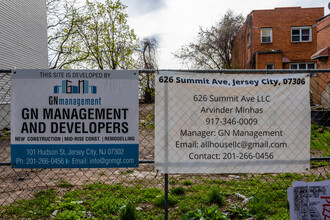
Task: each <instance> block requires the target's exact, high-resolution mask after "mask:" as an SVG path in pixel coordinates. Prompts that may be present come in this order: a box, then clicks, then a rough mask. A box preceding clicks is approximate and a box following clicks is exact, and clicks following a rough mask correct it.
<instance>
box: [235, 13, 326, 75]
mask: <svg viewBox="0 0 330 220" xmlns="http://www.w3.org/2000/svg"><path fill="white" fill-rule="evenodd" d="M323 15H324V8H323V7H318V8H301V7H290V8H275V9H272V10H254V11H252V12H251V13H250V14H249V15H248V16H247V19H246V21H245V23H244V24H243V26H242V28H241V29H240V31H239V33H238V35H237V36H236V38H235V40H234V42H233V49H232V65H233V68H236V69H315V68H317V66H316V61H314V60H311V56H312V55H313V54H314V53H315V51H316V48H317V30H316V21H317V20H318V19H319V18H321V17H323Z"/></svg>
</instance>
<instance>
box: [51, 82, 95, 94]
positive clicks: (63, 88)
mask: <svg viewBox="0 0 330 220" xmlns="http://www.w3.org/2000/svg"><path fill="white" fill-rule="evenodd" d="M60 93H62V94H81V93H82V94H89V93H90V94H96V93H97V87H96V86H90V85H89V82H88V80H78V83H77V84H76V85H73V84H72V81H70V80H62V84H61V85H56V86H54V94H60Z"/></svg>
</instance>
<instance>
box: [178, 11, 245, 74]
mask: <svg viewBox="0 0 330 220" xmlns="http://www.w3.org/2000/svg"><path fill="white" fill-rule="evenodd" d="M243 21H244V19H243V16H242V15H241V14H240V15H235V14H234V13H233V12H232V11H231V10H228V11H227V12H226V14H225V15H224V16H223V17H222V18H221V20H220V21H219V22H218V23H217V24H216V25H215V26H212V27H211V28H209V29H203V28H202V27H200V30H199V33H198V37H197V42H196V43H189V44H188V45H185V46H182V47H181V48H180V49H179V50H178V51H176V52H175V53H174V56H175V57H176V58H178V59H180V60H181V61H182V62H183V63H184V64H186V65H187V66H188V67H189V68H197V69H200V68H205V69H231V67H232V66H231V48H232V42H233V40H234V38H235V36H236V35H237V33H238V30H239V29H240V27H241V26H242V24H243Z"/></svg>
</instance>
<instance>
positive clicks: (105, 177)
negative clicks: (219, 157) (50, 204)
mask: <svg viewBox="0 0 330 220" xmlns="http://www.w3.org/2000/svg"><path fill="white" fill-rule="evenodd" d="M139 111H140V120H146V119H147V118H148V117H149V118H153V117H154V105H150V104H140V109H139ZM139 153H140V154H139V159H140V165H139V168H128V169H124V168H122V169H114V168H107V169H106V168H102V169H12V168H11V167H10V166H8V165H6V164H1V163H3V162H10V139H9V138H4V137H2V138H1V139H0V165H1V166H0V172H1V175H0V206H4V205H9V204H11V203H13V202H14V201H18V200H20V199H27V198H30V197H32V195H33V193H34V192H36V191H40V190H45V189H48V188H52V187H56V186H57V185H58V183H59V182H60V181H62V180H66V181H67V182H69V183H71V184H74V185H75V186H77V187H79V186H82V185H84V184H88V183H94V182H97V181H100V182H102V183H109V184H113V183H118V182H120V183H123V184H124V185H127V186H136V185H141V186H142V187H155V188H163V187H164V176H163V175H159V174H156V172H155V167H154V164H153V163H150V161H153V160H154V130H153V129H150V128H146V127H144V126H142V125H140V134H139ZM315 156H318V154H317V152H313V157H315ZM141 161H149V163H143V162H142V163H141ZM329 168H330V166H329V165H328V166H320V167H318V168H315V169H311V170H310V171H308V172H307V173H306V174H309V175H315V176H316V177H315V178H316V179H317V178H318V177H324V178H325V179H327V175H328V174H329ZM191 176H192V175H171V178H176V179H181V178H190V177H191ZM204 176H207V177H208V178H214V179H223V180H231V179H235V178H237V175H231V174H225V175H204ZM251 177H252V178H253V176H249V175H245V178H251Z"/></svg>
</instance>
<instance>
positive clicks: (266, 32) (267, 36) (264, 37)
mask: <svg viewBox="0 0 330 220" xmlns="http://www.w3.org/2000/svg"><path fill="white" fill-rule="evenodd" d="M260 32H261V43H271V42H272V41H273V39H272V29H271V28H261V30H260Z"/></svg>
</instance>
